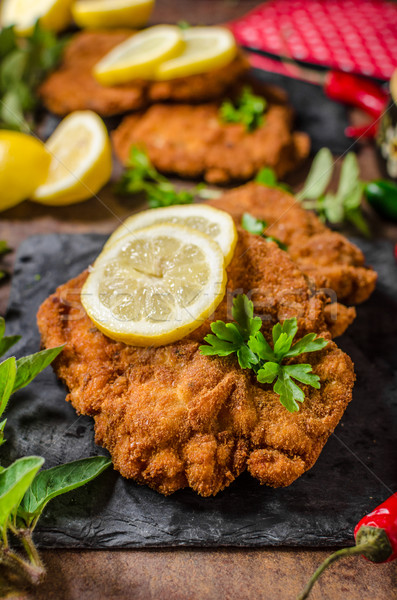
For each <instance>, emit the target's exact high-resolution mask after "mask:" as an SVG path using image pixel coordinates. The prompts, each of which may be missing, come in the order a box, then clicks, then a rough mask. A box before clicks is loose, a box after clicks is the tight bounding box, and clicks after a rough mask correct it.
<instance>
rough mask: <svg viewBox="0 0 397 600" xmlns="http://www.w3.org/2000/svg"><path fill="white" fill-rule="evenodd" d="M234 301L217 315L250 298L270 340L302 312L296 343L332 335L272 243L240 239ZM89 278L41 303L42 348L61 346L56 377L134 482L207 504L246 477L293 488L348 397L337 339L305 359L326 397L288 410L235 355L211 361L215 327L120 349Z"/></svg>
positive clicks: (233, 270)
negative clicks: (86, 295)
mask: <svg viewBox="0 0 397 600" xmlns="http://www.w3.org/2000/svg"><path fill="white" fill-rule="evenodd" d="M228 276H229V282H228V292H229V293H228V295H227V296H226V297H225V299H224V300H223V302H222V303H221V305H220V306H219V307H218V309H217V311H216V313H215V315H214V316H213V318H214V319H215V318H226V315H227V308H228V305H230V297H229V295H230V294H231V293H241V292H246V293H251V296H252V298H253V301H254V304H255V310H256V313H257V314H260V315H261V316H262V318H263V329H262V330H263V332H264V335H266V337H267V338H268V339H269V340H270V339H271V328H272V325H273V324H274V323H275V322H277V321H278V320H283V319H286V318H288V317H292V316H296V317H297V319H298V325H299V331H298V336H299V337H301V336H303V335H304V334H306V333H307V332H309V331H315V332H318V333H319V334H322V335H323V336H324V337H327V338H328V339H330V337H331V336H330V333H329V331H328V330H327V326H326V321H325V315H324V307H325V306H326V302H327V299H326V298H325V296H324V295H323V294H322V293H318V292H316V290H315V289H311V288H310V286H309V285H308V281H307V280H306V277H305V276H304V275H303V274H302V273H301V271H300V270H299V269H298V268H297V266H296V265H295V263H293V262H292V261H291V260H290V258H289V257H288V255H287V254H286V253H285V252H282V251H281V250H279V249H278V247H277V246H276V244H274V243H272V242H270V243H269V242H266V241H265V240H263V239H262V238H260V237H259V236H252V235H251V234H249V233H247V232H244V231H240V232H239V241H238V245H237V249H236V252H235V257H234V259H233V261H232V263H231V265H230V266H229V268H228ZM86 277H87V273H82V274H81V275H80V276H79V277H77V278H76V279H74V280H72V281H70V282H69V283H67V284H65V285H63V286H61V287H60V288H59V289H58V290H57V291H56V293H55V294H53V295H52V296H50V297H49V298H48V299H47V300H46V301H45V302H44V304H43V305H42V306H41V308H40V310H39V313H38V325H39V329H40V332H41V335H42V341H43V345H44V346H45V347H52V346H56V345H59V344H66V347H65V349H64V351H63V352H62V354H61V355H60V356H59V357H58V358H57V359H56V361H55V371H56V373H57V375H58V376H59V377H60V378H61V379H62V380H64V382H65V383H66V385H67V386H68V388H69V390H70V393H69V396H68V398H67V399H68V400H69V401H70V402H71V403H72V404H73V406H74V407H75V409H76V410H77V412H79V413H82V414H87V415H91V416H93V418H94V420H95V432H96V442H97V443H98V444H100V445H102V446H104V447H105V448H107V449H108V450H109V452H110V453H111V455H112V459H113V462H114V466H115V468H116V469H117V470H118V471H120V473H121V474H122V475H123V476H124V477H127V478H133V479H134V480H135V481H137V482H139V483H141V484H147V485H149V486H150V487H152V488H154V489H156V490H158V491H159V492H161V493H163V494H166V495H167V494H171V493H173V492H175V491H176V490H178V489H180V488H183V487H187V486H189V487H191V488H192V489H193V490H195V491H196V492H197V493H198V494H201V495H202V496H211V495H215V494H217V493H218V492H219V491H221V490H222V489H224V488H225V487H227V486H228V485H229V484H230V483H231V482H232V481H233V480H234V479H235V478H236V477H237V476H238V475H239V474H240V473H241V472H243V471H244V470H245V469H248V471H249V472H250V473H251V474H252V475H253V476H254V477H256V478H257V479H258V480H259V481H260V483H262V484H267V485H270V486H274V487H279V486H287V485H289V484H291V483H292V482H293V481H294V480H295V479H296V478H297V477H299V476H300V475H302V474H303V473H304V472H305V471H306V470H307V469H310V467H311V466H312V465H313V464H314V463H315V461H316V459H317V457H318V456H319V454H320V452H321V450H322V448H323V446H324V444H325V442H326V440H327V438H328V437H329V435H330V434H331V432H332V431H333V430H334V428H335V427H336V425H337V423H338V421H339V420H340V418H341V416H342V414H343V412H344V410H345V408H346V406H347V404H348V403H349V401H350V400H351V394H352V388H353V383H354V371H353V365H352V362H351V360H350V358H349V357H348V356H347V355H346V354H344V353H343V352H342V351H341V350H340V349H339V348H338V347H337V346H336V345H335V343H334V342H332V341H330V342H329V344H328V346H327V347H326V348H325V349H323V350H322V351H320V352H316V353H313V354H309V355H306V356H305V355H303V356H301V357H299V358H298V359H295V360H299V361H302V362H310V363H311V364H312V365H313V370H314V372H315V373H317V374H318V375H319V376H320V380H321V389H319V390H316V389H314V388H311V387H309V386H303V389H304V392H305V395H306V399H305V401H304V403H303V404H302V406H301V409H300V411H299V412H297V413H289V412H288V411H287V410H286V409H285V408H284V407H283V406H282V405H281V403H280V401H279V399H278V396H277V395H276V394H275V393H274V392H273V391H272V386H270V385H266V384H264V385H261V384H259V383H258V382H257V381H256V379H255V376H254V375H253V374H252V372H251V371H248V370H242V369H241V368H240V367H239V365H238V363H237V362H236V360H235V359H234V357H228V358H219V357H206V356H203V355H201V354H200V352H199V344H200V342H202V339H203V336H204V335H205V334H206V333H207V331H208V330H209V324H210V323H209V321H207V322H205V323H204V324H203V325H202V326H201V327H200V328H199V329H197V330H196V331H195V332H193V333H192V334H190V335H189V336H188V337H186V338H184V339H182V340H181V341H179V342H177V343H174V344H170V345H168V346H162V347H159V348H138V347H133V346H126V345H125V344H123V343H118V342H114V341H112V340H110V339H108V338H107V337H105V336H104V335H103V334H102V333H101V332H99V331H98V330H97V329H96V328H95V327H93V324H92V323H91V321H90V320H89V318H88V316H87V315H86V313H85V311H84V309H83V307H82V305H81V304H80V301H79V295H80V290H81V287H82V285H83V283H84V281H85V279H86Z"/></svg>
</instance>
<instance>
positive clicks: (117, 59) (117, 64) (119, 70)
mask: <svg viewBox="0 0 397 600" xmlns="http://www.w3.org/2000/svg"><path fill="white" fill-rule="evenodd" d="M184 47H185V44H184V41H183V37H182V30H181V29H180V28H179V27H176V25H156V26H155V27H149V28H148V29H145V30H144V31H141V32H139V33H137V34H135V35H132V36H131V37H130V38H128V40H126V41H125V42H123V43H122V44H119V45H118V46H116V47H115V48H113V50H111V51H110V52H109V53H108V54H107V55H106V56H104V57H103V58H102V60H100V61H99V63H97V64H96V65H95V67H94V77H95V78H96V79H97V80H98V81H99V83H100V84H102V85H118V84H120V83H126V82H128V81H131V80H132V79H137V78H142V79H151V78H152V77H153V74H154V71H155V69H156V67H157V66H158V65H159V64H160V63H161V62H164V61H168V60H169V59H171V58H173V57H174V56H177V55H178V54H180V53H181V52H182V51H183V49H184Z"/></svg>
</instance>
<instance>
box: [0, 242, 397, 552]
mask: <svg viewBox="0 0 397 600" xmlns="http://www.w3.org/2000/svg"><path fill="white" fill-rule="evenodd" d="M104 239H105V238H104V236H101V235H94V234H93V235H75V236H71V235H62V234H61V235H45V236H35V237H32V238H30V239H28V240H27V241H25V242H24V243H23V244H22V245H21V247H20V249H19V253H18V257H17V262H16V266H15V275H14V280H13V288H12V293H11V299H10V307H9V311H8V315H7V332H8V333H12V334H15V333H21V334H22V335H23V339H22V341H21V342H20V343H19V344H18V346H16V347H15V353H16V355H17V356H21V355H24V354H27V353H31V352H35V351H37V350H38V348H39V345H40V340H39V334H38V331H37V327H36V322H35V315H36V312H37V308H38V306H39V305H40V303H41V302H42V301H43V300H44V299H45V298H46V297H47V295H48V294H50V293H51V292H53V291H54V289H55V287H56V286H58V285H59V284H61V283H63V282H65V281H66V280H67V279H69V278H71V277H73V276H75V275H77V274H78V273H79V272H80V271H82V270H83V269H84V268H86V267H87V265H88V264H89V263H90V262H91V261H92V260H93V259H94V257H95V256H96V255H97V254H98V252H99V250H100V248H101V246H102V243H103V241H104ZM360 246H362V247H363V250H364V251H365V253H366V256H367V259H368V262H369V264H371V265H372V266H374V267H375V269H376V270H377V271H378V272H379V276H380V280H379V285H378V288H377V291H376V292H375V294H374V295H373V297H372V298H371V299H370V300H369V301H368V302H367V303H366V304H364V305H363V306H361V307H359V309H358V317H357V320H356V322H355V324H354V325H353V326H352V327H351V328H350V329H349V331H348V334H347V335H345V336H344V337H343V338H341V339H340V341H339V343H340V346H341V347H342V348H343V349H344V350H345V351H346V352H348V353H349V354H350V356H351V357H352V358H353V360H354V362H355V365H356V372H357V384H356V387H355V390H354V399H353V402H352V403H351V405H350V406H349V408H348V410H347V411H346V413H345V415H344V417H343V419H342V422H341V424H340V425H339V426H338V428H337V430H336V435H333V436H331V438H330V440H329V442H328V443H327V445H326V447H325V448H324V451H323V452H322V454H321V456H320V458H319V460H318V461H317V463H316V465H315V466H314V468H313V469H312V470H311V471H309V472H308V473H306V474H305V475H304V476H303V477H301V478H300V479H299V480H298V481H296V482H295V483H294V484H293V485H291V486H290V487H288V488H285V489H271V488H266V487H261V486H260V485H259V484H258V483H257V482H256V480H254V479H252V478H251V477H250V476H248V475H246V474H244V475H243V476H241V477H240V478H239V479H238V480H237V481H236V482H234V483H233V484H232V485H231V486H230V487H229V488H228V489H226V490H225V491H224V492H222V493H220V494H218V496H216V498H209V499H204V498H200V497H199V496H197V495H196V494H195V493H193V492H191V491H190V490H184V491H180V492H177V493H176V494H174V495H173V496H171V497H168V498H165V497H163V496H161V495H160V494H158V493H157V492H154V491H152V490H150V489H149V488H147V487H141V486H138V485H137V484H135V483H134V482H132V481H127V480H125V479H123V478H121V477H120V476H119V475H118V474H117V473H116V472H114V471H111V470H110V469H109V470H108V471H107V472H105V473H104V474H103V475H101V477H100V478H98V479H97V480H95V481H94V482H92V483H91V484H89V485H88V486H86V487H85V488H82V489H80V490H77V491H76V492H72V493H69V494H67V495H65V496H63V497H60V498H58V499H56V500H54V501H53V502H52V503H51V504H50V505H49V507H48V508H47V510H46V512H45V514H44V516H43V518H42V520H41V521H40V525H39V528H38V529H37V533H36V539H37V542H38V544H39V545H40V546H41V547H42V548H50V547H58V548H61V547H64V548H67V547H68V548H116V547H117V548H122V547H124V548H133V547H150V546H152V547H155V546H157V547H161V546H206V547H209V546H251V547H255V546H276V545H283V546H327V545H329V546H331V545H339V544H340V545H342V544H346V543H349V544H350V543H351V540H352V537H351V535H352V529H353V527H354V525H355V523H356V522H357V521H358V520H359V518H360V517H361V516H363V515H364V514H365V513H366V512H368V511H369V510H371V509H372V508H373V507H375V506H376V505H377V504H379V503H380V502H381V501H383V500H384V499H385V498H386V497H388V496H389V495H390V493H391V492H392V491H396V488H397V444H396V433H397V426H396V424H397V351H396V343H397V336H396V334H397V317H396V315H397V299H396V298H397V266H396V264H395V261H394V257H393V251H392V244H391V243H390V242H386V241H374V242H361V241H360ZM36 275H40V276H41V279H40V280H37V277H35V276H36ZM65 393H66V392H65V389H64V387H63V386H62V385H61V384H60V383H59V382H57V380H56V378H55V375H54V374H53V372H52V370H51V369H50V368H49V369H47V370H46V371H45V372H44V373H42V374H41V375H40V376H39V377H38V378H37V379H36V380H35V381H34V382H33V383H32V384H31V385H30V386H29V387H28V388H26V389H25V390H22V391H21V392H19V393H17V394H16V395H15V396H13V398H12V400H11V403H10V407H9V410H8V411H7V418H8V422H7V428H6V434H7V435H6V437H7V443H6V444H5V445H4V446H3V447H2V448H1V450H0V456H1V459H2V463H3V464H8V462H10V461H11V460H14V459H15V458H17V457H19V456H22V455H26V454H29V455H32V454H39V455H42V456H44V457H45V459H46V466H47V467H50V466H53V465H55V464H59V463H60V462H66V461H70V460H75V459H77V458H79V457H84V456H90V455H95V454H98V453H105V452H104V451H103V450H101V449H100V448H97V447H96V446H95V444H94V435H93V421H92V419H90V418H88V417H77V415H76V413H75V411H74V409H73V408H72V407H71V406H70V405H69V404H67V403H66V402H65V401H64V398H65Z"/></svg>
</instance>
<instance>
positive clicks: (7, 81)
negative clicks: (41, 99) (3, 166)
mask: <svg viewBox="0 0 397 600" xmlns="http://www.w3.org/2000/svg"><path fill="white" fill-rule="evenodd" d="M64 45H65V41H62V40H59V39H58V38H57V37H56V35H55V34H53V33H51V32H50V31H46V30H44V29H42V28H41V27H40V25H39V23H38V22H37V23H36V26H35V28H34V30H33V33H32V34H31V35H30V36H28V37H26V38H21V37H18V36H17V35H16V33H15V30H14V28H13V27H5V28H4V29H2V30H1V31H0V100H1V102H0V127H2V128H6V129H14V130H18V131H24V132H29V131H30V128H31V127H32V125H33V124H34V123H33V115H34V111H35V109H36V108H37V105H38V97H37V94H36V90H37V88H38V86H39V85H40V83H41V82H42V81H43V79H44V78H45V76H46V75H47V73H48V72H49V71H51V70H52V69H54V68H55V67H56V66H57V64H58V62H59V60H60V57H61V53H62V50H63V48H64Z"/></svg>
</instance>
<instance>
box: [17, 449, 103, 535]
mask: <svg viewBox="0 0 397 600" xmlns="http://www.w3.org/2000/svg"><path fill="white" fill-rule="evenodd" d="M111 464H112V462H111V461H110V460H109V459H108V458H106V457H105V456H94V457H92V458H82V459H80V460H76V461H74V462H70V463H66V464H64V465H59V466H57V467H53V468H52V469H47V470H45V471H40V473H38V474H37V475H36V476H35V478H34V479H33V481H32V483H31V484H30V487H29V489H28V490H27V491H26V493H25V495H24V497H23V499H22V502H21V504H20V506H19V508H18V517H20V518H21V519H23V520H24V521H25V523H26V525H27V526H28V527H29V526H30V524H31V522H32V521H33V520H34V519H35V518H36V517H38V516H39V515H40V514H41V513H42V512H43V510H44V508H45V507H46V505H47V504H48V502H49V501H50V500H52V499H53V498H56V497H57V496H60V495H61V494H66V493H67V492H70V491H72V490H75V489H77V488H79V487H81V486H83V485H85V484H86V483H89V482H90V481H92V480H93V479H95V477H98V475H100V474H101V473H102V472H103V471H104V470H105V469H107V468H108V467H109V466H110V465H111Z"/></svg>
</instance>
